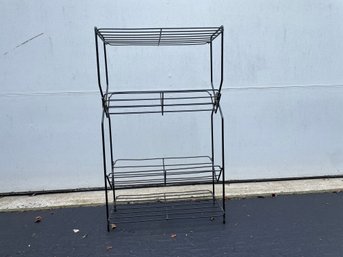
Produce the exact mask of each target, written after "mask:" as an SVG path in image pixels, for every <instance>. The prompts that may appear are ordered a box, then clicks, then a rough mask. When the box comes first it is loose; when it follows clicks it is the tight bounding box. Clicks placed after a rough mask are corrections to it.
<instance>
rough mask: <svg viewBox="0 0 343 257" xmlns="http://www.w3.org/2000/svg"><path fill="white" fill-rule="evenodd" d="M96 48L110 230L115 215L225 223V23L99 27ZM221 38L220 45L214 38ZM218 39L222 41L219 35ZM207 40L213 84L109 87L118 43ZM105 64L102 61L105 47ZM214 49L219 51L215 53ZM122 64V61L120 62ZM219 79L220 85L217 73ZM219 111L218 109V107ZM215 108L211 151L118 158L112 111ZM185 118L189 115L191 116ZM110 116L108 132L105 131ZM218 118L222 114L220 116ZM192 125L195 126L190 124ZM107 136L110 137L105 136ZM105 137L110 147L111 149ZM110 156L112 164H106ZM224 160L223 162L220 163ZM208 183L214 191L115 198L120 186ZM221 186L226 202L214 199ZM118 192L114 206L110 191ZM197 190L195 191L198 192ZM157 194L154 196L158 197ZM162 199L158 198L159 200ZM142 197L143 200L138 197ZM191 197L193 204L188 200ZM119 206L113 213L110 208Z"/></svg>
mask: <svg viewBox="0 0 343 257" xmlns="http://www.w3.org/2000/svg"><path fill="white" fill-rule="evenodd" d="M94 32H95V50H96V64H97V76H98V87H99V91H100V95H101V101H102V107H103V112H102V120H101V132H102V150H103V168H104V169H103V171H104V182H105V183H104V184H105V199H106V218H107V230H108V231H109V222H110V221H111V219H112V216H113V217H114V216H115V223H120V222H136V221H137V220H138V221H152V220H162V219H178V218H196V217H214V216H222V218H223V223H225V200H224V197H225V175H224V173H225V168H224V165H225V162H224V156H225V154H224V117H223V113H222V110H221V107H220V99H221V89H222V85H223V78H224V27H223V26H220V27H183V28H96V27H95V29H94ZM216 38H220V41H219V44H217V45H218V46H219V47H217V46H215V44H216V43H214V40H215V39H216ZM217 41H218V40H217ZM193 45H199V46H201V45H207V47H208V50H209V67H210V73H209V75H210V77H209V85H210V86H209V88H208V89H184V90H144V89H143V90H140V91H116V89H115V88H113V87H112V88H111V86H110V84H111V83H110V79H109V78H110V76H109V71H108V63H107V58H108V53H107V48H109V47H117V46H144V47H145V46H155V47H156V46H193ZM99 48H102V50H103V58H102V59H103V64H102V65H101V64H100V50H99ZM214 50H215V51H216V52H215V53H214ZM215 55H217V57H216V58H218V57H219V58H220V60H219V61H220V68H219V67H218V69H216V73H217V75H216V76H215V75H214V73H215V71H214V70H215V68H214V66H216V65H214V56H215ZM119 65H120V64H119ZM215 77H216V78H219V81H218V83H217V85H215V84H216V83H214V78H215ZM218 110H219V112H217V111H218ZM185 112H210V113H211V114H210V115H209V116H210V118H211V119H210V124H211V129H210V136H211V149H209V150H210V152H211V153H210V154H209V155H210V156H211V157H209V156H188V157H165V158H150V159H119V160H116V161H114V151H113V140H112V125H111V124H112V123H111V117H112V115H131V114H154V113H161V114H162V115H163V114H165V113H185ZM217 113H219V115H220V122H221V127H220V129H219V130H218V131H220V137H221V143H220V144H218V145H219V147H220V155H221V156H220V157H219V158H217V157H216V153H218V151H216V149H215V144H214V141H215V130H214V122H215V121H214V115H215V114H217ZM185 117H186V118H189V117H188V116H187V115H186V116H185ZM105 119H106V120H107V121H108V132H109V133H108V134H107V135H106V133H105V124H104V123H105ZM217 120H218V119H217ZM191 129H192V128H191ZM107 136H108V139H107V138H106V137H107ZM106 141H107V142H108V143H109V150H110V151H109V152H110V154H109V155H107V153H106V151H107V150H106V149H107V146H106ZM108 156H110V158H111V162H110V163H111V165H110V166H111V167H108V166H107V164H108V163H109V161H108V158H109V157H108ZM215 160H216V161H217V160H219V161H220V164H218V163H217V162H215ZM198 183H209V184H210V185H209V186H210V187H211V189H212V192H211V191H205V192H204V191H202V192H200V191H198V192H192V197H190V193H186V192H174V193H165V194H163V195H160V194H152V195H151V194H150V195H140V196H135V197H132V196H119V197H116V190H117V189H120V188H127V187H147V186H169V185H176V186H177V185H188V184H198ZM219 183H220V184H221V186H222V191H221V195H222V201H221V206H220V205H219V204H218V203H217V200H216V199H215V195H216V194H215V184H219ZM110 191H112V194H113V205H112V204H111V203H110V201H109V196H108V194H109V192H110ZM194 195H195V196H194ZM125 199H129V200H128V202H131V201H133V200H135V202H136V203H135V204H126V205H121V204H117V203H118V202H121V201H122V202H125V201H126V200H125ZM154 199H155V200H154ZM156 199H157V200H156ZM137 200H138V202H137ZM187 201H188V202H190V203H191V204H188V203H187ZM111 206H113V208H114V210H116V211H113V212H111V211H110V207H111Z"/></svg>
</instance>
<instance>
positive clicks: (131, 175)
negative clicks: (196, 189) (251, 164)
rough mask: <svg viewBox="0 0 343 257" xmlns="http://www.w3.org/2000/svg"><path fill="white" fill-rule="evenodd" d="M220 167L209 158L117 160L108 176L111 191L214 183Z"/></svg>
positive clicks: (220, 172)
mask: <svg viewBox="0 0 343 257" xmlns="http://www.w3.org/2000/svg"><path fill="white" fill-rule="evenodd" d="M221 175H222V168H221V166H220V165H214V164H213V163H212V161H211V158H210V157H209V156H188V157H165V158H149V159H119V160H117V161H115V162H114V164H113V171H112V172H111V173H110V174H108V181H109V184H110V186H111V188H112V187H113V188H117V189H118V188H127V187H143V186H163V185H164V186H166V185H176V184H179V185H180V184H183V185H185V184H199V183H212V182H215V183H218V182H219V179H220V177H221Z"/></svg>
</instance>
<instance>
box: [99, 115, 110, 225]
mask: <svg viewBox="0 0 343 257" xmlns="http://www.w3.org/2000/svg"><path fill="white" fill-rule="evenodd" d="M104 118H105V112H104V111H103V112H102V120H101V136H102V160H103V166H104V181H105V199H106V221H107V231H110V223H109V213H108V195H107V189H108V188H107V180H106V178H107V174H106V149H105V129H104Z"/></svg>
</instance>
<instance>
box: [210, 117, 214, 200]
mask: <svg viewBox="0 0 343 257" xmlns="http://www.w3.org/2000/svg"><path fill="white" fill-rule="evenodd" d="M211 150H212V155H211V162H212V193H213V204H215V186H214V182H215V181H214V178H215V169H214V135H213V111H212V113H211Z"/></svg>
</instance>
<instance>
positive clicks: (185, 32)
mask: <svg viewBox="0 0 343 257" xmlns="http://www.w3.org/2000/svg"><path fill="white" fill-rule="evenodd" d="M223 30H224V28H223V26H220V27H189V28H184V27H183V28H96V27H95V33H96V34H97V35H98V36H99V37H100V38H101V39H102V41H103V42H104V43H105V44H107V45H111V46H180V45H205V44H209V43H211V42H212V41H213V40H214V39H215V38H217V37H218V36H219V35H220V34H222V33H223Z"/></svg>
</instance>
